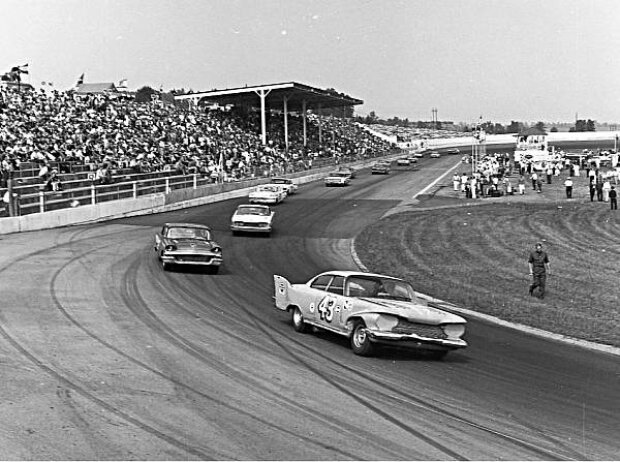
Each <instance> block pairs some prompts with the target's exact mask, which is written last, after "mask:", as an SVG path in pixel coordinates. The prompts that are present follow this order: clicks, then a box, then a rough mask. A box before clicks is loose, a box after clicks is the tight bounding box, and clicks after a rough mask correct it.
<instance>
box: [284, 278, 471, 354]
mask: <svg viewBox="0 0 620 462" xmlns="http://www.w3.org/2000/svg"><path fill="white" fill-rule="evenodd" d="M273 278H274V291H275V296H274V298H275V306H276V308H278V309H280V310H283V311H288V312H290V313H291V319H292V323H293V327H294V329H295V330H296V331H298V332H306V331H307V330H308V328H309V327H316V328H320V329H324V330H327V331H330V332H334V333H336V334H339V335H343V336H346V337H348V338H349V339H350V342H351V349H352V350H353V352H354V353H355V354H358V355H363V356H367V355H371V354H372V353H373V350H374V348H375V346H376V345H379V344H386V345H398V346H407V347H413V348H416V349H421V350H425V351H427V352H428V353H429V354H430V355H432V356H433V357H435V358H443V357H444V356H445V355H446V354H447V353H448V352H449V351H451V350H455V349H458V348H464V347H466V346H467V343H466V342H465V340H463V339H462V338H461V337H462V336H463V334H464V333H465V324H466V322H467V321H466V320H465V319H463V318H462V317H460V316H458V315H456V314H452V313H449V312H447V311H444V310H440V309H439V308H435V307H431V306H428V304H427V303H426V302H425V301H424V300H421V299H420V298H419V297H418V296H417V295H416V293H415V291H414V289H413V287H412V286H411V284H409V283H408V282H406V281H404V280H402V279H398V278H394V277H391V276H385V275H381V274H374V273H363V272H358V271H329V272H325V273H321V274H319V275H317V276H315V277H313V278H312V279H310V280H309V281H308V282H306V283H302V284H291V283H290V282H289V281H288V280H287V279H286V278H285V277H283V276H279V275H274V277H273Z"/></svg>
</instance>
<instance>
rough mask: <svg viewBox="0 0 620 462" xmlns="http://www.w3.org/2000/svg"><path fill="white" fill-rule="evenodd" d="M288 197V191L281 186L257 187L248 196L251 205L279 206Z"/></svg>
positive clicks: (264, 185)
mask: <svg viewBox="0 0 620 462" xmlns="http://www.w3.org/2000/svg"><path fill="white" fill-rule="evenodd" d="M285 197H286V190H285V189H284V188H283V187H282V185H279V184H263V185H260V186H257V187H256V188H254V189H253V190H252V191H250V194H249V195H248V200H249V202H250V204H279V203H280V202H282V201H283V200H284V198H285Z"/></svg>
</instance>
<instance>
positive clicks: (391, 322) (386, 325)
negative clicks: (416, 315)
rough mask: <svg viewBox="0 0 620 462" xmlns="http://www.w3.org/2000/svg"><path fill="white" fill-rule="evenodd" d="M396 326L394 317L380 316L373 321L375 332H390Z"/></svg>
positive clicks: (396, 320) (396, 321)
mask: <svg viewBox="0 0 620 462" xmlns="http://www.w3.org/2000/svg"><path fill="white" fill-rule="evenodd" d="M397 324H398V318H397V317H396V316H390V315H387V314H380V315H379V316H377V319H375V325H376V326H377V330H380V331H391V330H392V329H393V328H394V327H396V325H397Z"/></svg>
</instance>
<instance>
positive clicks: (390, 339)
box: [366, 329, 467, 350]
mask: <svg viewBox="0 0 620 462" xmlns="http://www.w3.org/2000/svg"><path fill="white" fill-rule="evenodd" d="M366 333H367V334H368V337H369V338H370V341H371V342H373V343H379V344H383V345H399V346H404V347H412V348H426V349H442V350H456V349H458V348H465V347H466V346H467V342H466V341H465V340H461V339H458V340H451V339H437V338H428V337H420V336H418V335H415V334H399V333H394V332H383V331H373V330H370V329H367V330H366Z"/></svg>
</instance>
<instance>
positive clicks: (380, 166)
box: [370, 161, 390, 175]
mask: <svg viewBox="0 0 620 462" xmlns="http://www.w3.org/2000/svg"><path fill="white" fill-rule="evenodd" d="M370 173H371V174H372V175H378V174H381V175H387V174H388V173H390V163H389V162H386V161H379V162H376V163H375V164H373V166H372V168H371V170H370Z"/></svg>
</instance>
